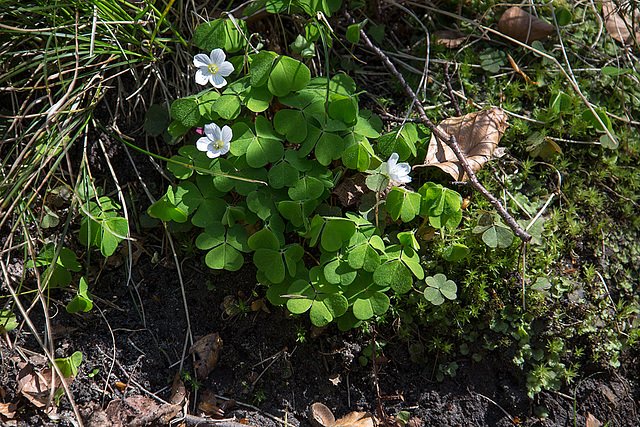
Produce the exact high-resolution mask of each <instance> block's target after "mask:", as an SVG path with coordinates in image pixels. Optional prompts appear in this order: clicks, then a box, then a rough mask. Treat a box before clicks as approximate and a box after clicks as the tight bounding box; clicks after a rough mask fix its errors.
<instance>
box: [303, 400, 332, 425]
mask: <svg viewBox="0 0 640 427" xmlns="http://www.w3.org/2000/svg"><path fill="white" fill-rule="evenodd" d="M307 416H308V418H309V423H310V424H311V425H312V426H313V427H331V426H333V424H334V423H335V422H336V418H335V417H334V416H333V412H331V409H329V408H328V407H327V405H325V404H323V403H320V402H316V403H313V404H312V405H311V406H309V411H308V413H307Z"/></svg>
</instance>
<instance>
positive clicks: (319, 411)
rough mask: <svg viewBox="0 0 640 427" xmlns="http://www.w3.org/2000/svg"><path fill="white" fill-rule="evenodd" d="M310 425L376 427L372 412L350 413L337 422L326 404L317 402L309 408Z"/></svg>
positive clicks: (316, 426) (314, 426)
mask: <svg viewBox="0 0 640 427" xmlns="http://www.w3.org/2000/svg"><path fill="white" fill-rule="evenodd" d="M307 415H308V418H309V423H310V424H311V425H312V426H313V427H374V426H375V423H374V420H373V415H371V413H370V412H356V411H354V412H350V413H349V414H347V415H346V416H344V417H342V418H340V419H339V420H337V421H336V419H335V417H334V416H333V412H331V410H330V409H329V408H328V407H327V406H326V405H324V404H322V403H319V402H316V403H314V404H312V405H311V406H310V407H309V411H308V414H307Z"/></svg>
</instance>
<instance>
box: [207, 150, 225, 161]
mask: <svg viewBox="0 0 640 427" xmlns="http://www.w3.org/2000/svg"><path fill="white" fill-rule="evenodd" d="M220 154H222V153H221V152H220V151H215V150H211V151H207V157H208V158H210V159H215V158H216V157H218V156H220Z"/></svg>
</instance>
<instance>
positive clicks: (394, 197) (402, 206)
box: [387, 187, 422, 222]
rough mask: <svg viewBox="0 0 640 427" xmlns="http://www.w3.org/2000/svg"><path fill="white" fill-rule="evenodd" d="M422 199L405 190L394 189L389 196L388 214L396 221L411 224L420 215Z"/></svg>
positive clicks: (416, 194) (418, 195)
mask: <svg viewBox="0 0 640 427" xmlns="http://www.w3.org/2000/svg"><path fill="white" fill-rule="evenodd" d="M421 202H422V197H421V196H420V194H418V193H414V192H412V191H409V190H407V189H404V188H398V187H393V188H392V189H391V191H390V192H389V194H388V195H387V212H389V214H390V215H391V218H392V219H393V220H394V221H396V220H397V219H398V218H401V219H402V221H403V222H409V221H411V220H412V219H414V218H415V217H416V215H418V214H419V213H420V204H421Z"/></svg>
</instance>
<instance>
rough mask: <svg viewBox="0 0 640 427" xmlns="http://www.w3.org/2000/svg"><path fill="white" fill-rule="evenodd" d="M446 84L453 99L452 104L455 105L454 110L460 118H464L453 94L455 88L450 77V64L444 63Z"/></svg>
mask: <svg viewBox="0 0 640 427" xmlns="http://www.w3.org/2000/svg"><path fill="white" fill-rule="evenodd" d="M444 84H445V86H447V91H448V92H449V97H451V103H452V104H453V109H454V110H456V114H457V115H458V116H462V111H460V107H459V106H458V101H457V100H456V97H455V96H454V94H453V88H452V87H451V79H450V77H449V63H448V62H445V63H444Z"/></svg>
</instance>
